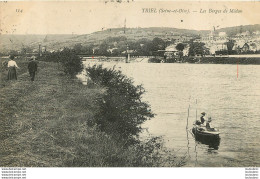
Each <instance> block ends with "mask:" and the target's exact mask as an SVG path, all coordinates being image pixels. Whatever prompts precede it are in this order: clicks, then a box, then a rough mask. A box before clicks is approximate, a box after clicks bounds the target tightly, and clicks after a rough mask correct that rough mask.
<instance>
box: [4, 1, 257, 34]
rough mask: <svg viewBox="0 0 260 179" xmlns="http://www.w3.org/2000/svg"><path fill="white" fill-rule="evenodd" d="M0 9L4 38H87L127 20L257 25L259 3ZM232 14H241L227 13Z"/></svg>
mask: <svg viewBox="0 0 260 179" xmlns="http://www.w3.org/2000/svg"><path fill="white" fill-rule="evenodd" d="M0 8H1V9H0V18H1V19H0V29H1V33H2V34H12V33H13V34H72V33H73V34H87V33H91V32H95V31H100V30H101V29H102V28H104V29H106V28H117V27H123V26H124V21H125V19H126V26H127V27H174V28H185V29H195V30H210V29H212V27H213V26H215V27H217V26H219V28H222V27H230V26H239V25H249V24H260V21H259V19H260V12H259V9H260V2H181V1H178V2H176V1H175V2H169V1H161V2H158V1H157V2H150V1H134V2H132V1H131V2H130V3H127V2H122V3H112V2H108V3H105V2H104V1H91V2H82V1H77V2H75V1H74V2H71V1H70V2H65V1H59V2H50V1H48V2H39V1H38V2H37V1H31V2H28V1H27V2H7V3H5V2H1V3H0ZM146 8H156V13H147V12H146V11H145V10H146ZM210 9H211V13H210V12H209V11H210ZM230 9H238V10H239V11H240V13H229V12H230ZM160 10H171V11H172V12H168V13H165V12H164V13H160V12H162V11H160ZM176 10H177V11H178V12H176ZM224 10H227V13H224V12H223V11H224ZM181 11H182V12H181ZM187 11H189V13H185V12H187ZM213 11H214V13H213ZM241 11H242V12H241ZM201 12H204V13H201Z"/></svg>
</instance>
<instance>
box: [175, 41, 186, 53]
mask: <svg viewBox="0 0 260 179" xmlns="http://www.w3.org/2000/svg"><path fill="white" fill-rule="evenodd" d="M184 47H185V46H184V44H183V43H178V44H177V45H176V47H175V48H176V49H177V50H178V51H181V52H182V51H183V50H184Z"/></svg>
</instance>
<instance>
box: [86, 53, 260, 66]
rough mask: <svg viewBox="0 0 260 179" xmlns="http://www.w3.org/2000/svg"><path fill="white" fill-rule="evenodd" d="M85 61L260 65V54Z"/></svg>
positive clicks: (117, 58)
mask: <svg viewBox="0 0 260 179" xmlns="http://www.w3.org/2000/svg"><path fill="white" fill-rule="evenodd" d="M82 60H83V61H99V62H128V63H135V62H137V63H138V62H141V63H194V64H246V65H259V64H260V56H259V57H258V56H257V57H253V56H249V57H245V56H244V55H241V56H239V57H233V56H215V57H214V56H204V57H182V58H170V59H165V58H163V57H159V56H157V57H156V56H142V57H131V58H130V60H128V59H127V58H126V57H105V56H96V57H95V56H93V57H83V58H82Z"/></svg>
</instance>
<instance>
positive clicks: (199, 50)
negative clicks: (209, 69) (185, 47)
mask: <svg viewBox="0 0 260 179" xmlns="http://www.w3.org/2000/svg"><path fill="white" fill-rule="evenodd" d="M204 45H205V43H202V42H193V41H191V43H190V48H189V56H195V55H201V56H203V55H205V53H206V48H205V46H204Z"/></svg>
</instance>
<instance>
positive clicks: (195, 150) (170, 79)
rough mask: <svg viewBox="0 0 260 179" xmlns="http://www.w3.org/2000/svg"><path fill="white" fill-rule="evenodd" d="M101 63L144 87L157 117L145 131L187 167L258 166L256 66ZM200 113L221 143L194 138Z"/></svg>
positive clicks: (259, 69)
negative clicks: (183, 158)
mask: <svg viewBox="0 0 260 179" xmlns="http://www.w3.org/2000/svg"><path fill="white" fill-rule="evenodd" d="M85 63H86V64H88V63H90V62H85ZM103 64H104V66H106V67H112V66H114V65H116V68H117V69H120V70H121V71H122V72H123V73H124V74H125V75H127V76H128V77H131V78H133V79H134V81H135V83H136V84H143V86H144V88H145V90H146V94H145V95H144V97H143V100H144V101H147V102H148V103H149V104H150V105H151V108H152V111H153V112H154V113H155V114H156V116H155V117H154V118H153V119H152V120H150V121H147V122H146V123H145V124H144V125H143V127H144V128H147V130H148V132H149V133H150V134H152V135H154V136H162V137H163V139H164V141H165V146H166V147H168V148H169V149H173V150H174V151H175V153H176V154H177V155H178V156H186V159H187V163H186V165H185V166H186V167H193V166H197V167H246V166H258V167H259V166H260V160H259V159H260V66H257V65H239V66H238V68H237V65H221V64H219V65H216V64H176V63H175V64H166V63H160V64H155V63H128V64H126V63H111V62H110V63H103ZM237 72H238V75H237ZM188 109H189V116H188ZM201 112H206V113H207V115H208V116H211V117H212V119H213V121H212V125H214V127H217V128H218V129H219V130H220V132H221V134H220V137H221V140H220V143H219V144H217V145H213V146H212V145H211V144H207V143H203V142H201V141H196V140H195V139H194V137H193V135H192V132H191V128H192V126H193V122H194V121H195V119H196V117H197V118H198V119H199V118H200V113H201ZM196 113H197V115H196ZM187 117H188V120H187ZM186 126H188V130H186ZM143 135H146V133H145V132H144V134H143Z"/></svg>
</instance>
